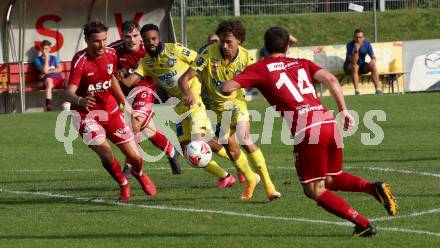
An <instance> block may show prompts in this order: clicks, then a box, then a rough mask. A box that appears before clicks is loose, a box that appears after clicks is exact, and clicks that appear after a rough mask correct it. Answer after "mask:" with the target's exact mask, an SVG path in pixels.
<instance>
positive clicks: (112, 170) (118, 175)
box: [102, 157, 127, 185]
mask: <svg viewBox="0 0 440 248" xmlns="http://www.w3.org/2000/svg"><path fill="white" fill-rule="evenodd" d="M102 166H104V168H105V170H106V171H107V172H108V173H109V174H110V175H111V176H112V177H113V179H115V181H116V182H118V184H119V185H125V184H126V183H127V180H126V179H125V176H124V173H122V170H121V165H120V164H119V162H118V160H117V159H116V158H115V157H113V159H112V163H111V164H105V163H102Z"/></svg>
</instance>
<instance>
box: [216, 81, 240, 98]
mask: <svg viewBox="0 0 440 248" xmlns="http://www.w3.org/2000/svg"><path fill="white" fill-rule="evenodd" d="M240 88H241V84H239V83H238V82H237V81H234V80H228V81H226V82H224V83H223V84H222V87H221V91H222V93H223V94H225V95H229V94H230V93H232V92H234V91H236V90H238V89H240Z"/></svg>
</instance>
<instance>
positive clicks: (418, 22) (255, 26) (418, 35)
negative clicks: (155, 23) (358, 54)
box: [173, 9, 440, 50]
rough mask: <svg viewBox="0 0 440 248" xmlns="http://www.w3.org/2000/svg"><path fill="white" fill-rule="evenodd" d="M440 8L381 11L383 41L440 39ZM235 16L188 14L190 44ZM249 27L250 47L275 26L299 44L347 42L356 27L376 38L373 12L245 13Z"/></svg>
mask: <svg viewBox="0 0 440 248" xmlns="http://www.w3.org/2000/svg"><path fill="white" fill-rule="evenodd" d="M438 13H439V9H411V10H396V11H386V12H379V13H378V14H377V25H378V30H377V36H378V41H379V42H386V41H402V40H422V39H438V38H439V37H440V18H438ZM231 18H234V17H225V16H223V17H215V16H209V17H188V18H187V25H186V32H187V34H188V47H190V48H193V49H196V50H197V49H199V48H200V47H201V46H203V45H204V44H205V42H206V39H207V37H208V34H210V33H212V32H214V31H215V30H216V28H217V26H218V24H219V23H220V21H222V20H227V19H231ZM237 19H239V20H240V21H241V22H242V23H243V25H244V27H245V28H246V37H247V39H246V41H245V43H244V44H243V46H244V47H246V48H248V49H254V48H258V49H259V48H261V47H262V46H263V34H264V32H265V31H266V29H267V28H269V27H271V26H282V27H284V28H286V29H287V30H288V31H289V32H291V33H292V34H293V35H295V37H297V38H298V39H299V43H298V44H297V45H296V46H320V45H330V44H345V43H347V42H348V41H350V40H351V39H352V38H353V31H354V30H355V29H356V28H362V29H364V30H365V37H366V38H367V39H369V40H370V41H374V31H373V14H372V13H371V12H364V13H354V12H349V13H325V14H318V13H314V14H303V15H255V16H241V17H239V18H237ZM173 20H174V27H175V30H176V35H177V41H179V42H180V19H179V18H178V17H174V18H173Z"/></svg>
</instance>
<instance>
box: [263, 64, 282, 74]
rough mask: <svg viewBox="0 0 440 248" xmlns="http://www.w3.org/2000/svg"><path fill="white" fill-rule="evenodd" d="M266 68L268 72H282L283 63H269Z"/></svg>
mask: <svg viewBox="0 0 440 248" xmlns="http://www.w3.org/2000/svg"><path fill="white" fill-rule="evenodd" d="M266 66H267V69H268V70H269V71H270V72H272V71H281V70H284V63H283V62H277V63H270V64H267V65H266Z"/></svg>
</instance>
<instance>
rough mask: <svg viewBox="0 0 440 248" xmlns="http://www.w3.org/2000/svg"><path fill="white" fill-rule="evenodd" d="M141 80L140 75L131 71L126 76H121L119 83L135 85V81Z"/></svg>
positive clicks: (128, 85) (129, 85)
mask: <svg viewBox="0 0 440 248" xmlns="http://www.w3.org/2000/svg"><path fill="white" fill-rule="evenodd" d="M140 80H141V77H140V76H139V75H138V74H136V73H131V74H130V75H129V76H128V77H126V78H123V79H122V80H121V83H123V84H124V85H125V86H127V87H131V86H133V85H135V84H136V83H137V82H139V81H140Z"/></svg>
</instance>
